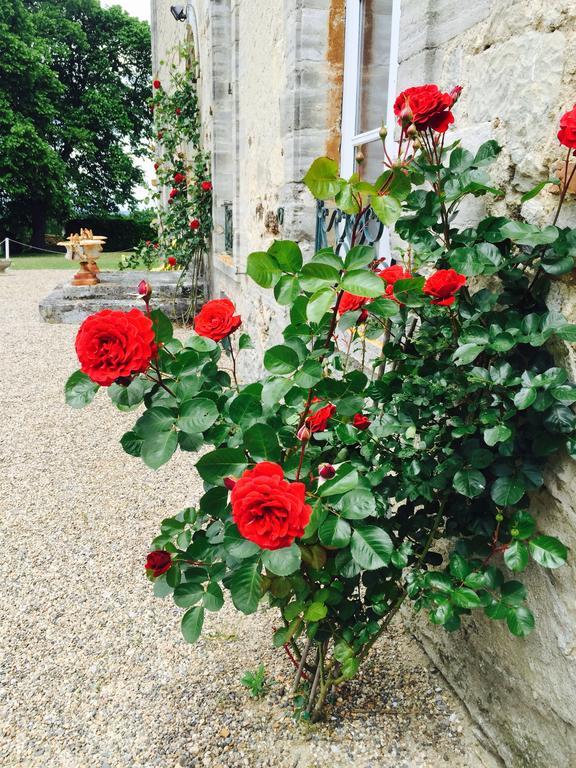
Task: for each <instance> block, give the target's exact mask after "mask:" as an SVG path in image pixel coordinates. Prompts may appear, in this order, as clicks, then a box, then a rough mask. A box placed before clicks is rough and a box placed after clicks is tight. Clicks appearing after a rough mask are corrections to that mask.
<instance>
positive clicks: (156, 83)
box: [152, 80, 162, 90]
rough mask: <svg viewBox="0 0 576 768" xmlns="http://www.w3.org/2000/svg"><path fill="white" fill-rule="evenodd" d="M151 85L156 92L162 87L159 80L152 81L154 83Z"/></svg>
mask: <svg viewBox="0 0 576 768" xmlns="http://www.w3.org/2000/svg"><path fill="white" fill-rule="evenodd" d="M152 85H153V86H154V88H155V89H156V90H158V88H161V87H162V83H161V82H160V80H154V82H153V83H152Z"/></svg>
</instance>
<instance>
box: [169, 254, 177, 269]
mask: <svg viewBox="0 0 576 768" xmlns="http://www.w3.org/2000/svg"><path fill="white" fill-rule="evenodd" d="M167 261H168V264H169V266H171V267H175V266H176V264H178V262H177V261H176V257H175V256H168V259H167Z"/></svg>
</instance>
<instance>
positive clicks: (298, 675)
mask: <svg viewBox="0 0 576 768" xmlns="http://www.w3.org/2000/svg"><path fill="white" fill-rule="evenodd" d="M311 645H312V640H311V638H308V639H307V640H306V645H305V646H304V650H303V651H302V656H301V658H300V664H298V669H297V670H296V677H295V678H294V683H293V684H292V693H296V691H297V690H298V683H299V682H300V678H301V677H302V673H303V672H304V665H305V664H306V656H308V651H309V650H310V646H311Z"/></svg>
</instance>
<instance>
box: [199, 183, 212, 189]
mask: <svg viewBox="0 0 576 768" xmlns="http://www.w3.org/2000/svg"><path fill="white" fill-rule="evenodd" d="M200 186H201V187H202V189H203V190H204V192H210V190H211V189H212V182H211V181H203V182H202V184H201V185H200Z"/></svg>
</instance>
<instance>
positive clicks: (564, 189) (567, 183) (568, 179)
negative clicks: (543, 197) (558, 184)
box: [552, 147, 576, 226]
mask: <svg viewBox="0 0 576 768" xmlns="http://www.w3.org/2000/svg"><path fill="white" fill-rule="evenodd" d="M571 152H572V149H571V148H570V147H568V152H567V153H566V161H565V163H564V184H563V186H562V192H560V199H559V200H558V208H556V213H555V215H554V219H553V220H552V226H554V225H555V224H556V222H557V221H558V217H559V216H560V211H561V210H562V205H563V203H564V198H565V197H566V193H567V192H568V187H569V186H570V183H571V181H572V179H573V177H574V172H575V171H576V165H574V168H572V172H571V173H570V175H568V168H569V167H570V153H571Z"/></svg>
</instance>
